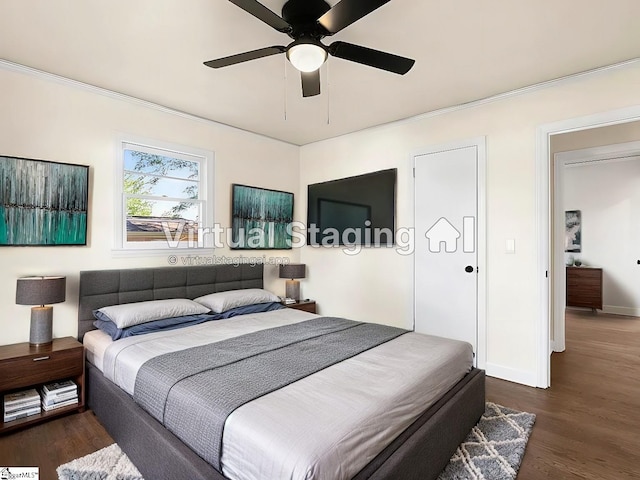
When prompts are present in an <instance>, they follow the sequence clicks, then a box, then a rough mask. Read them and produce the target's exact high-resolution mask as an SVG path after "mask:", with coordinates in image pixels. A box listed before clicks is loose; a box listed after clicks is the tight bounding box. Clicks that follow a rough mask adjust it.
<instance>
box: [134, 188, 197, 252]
mask: <svg viewBox="0 0 640 480" xmlns="http://www.w3.org/2000/svg"><path fill="white" fill-rule="evenodd" d="M126 207H127V241H128V242H160V241H161V242H169V241H172V242H175V241H178V240H185V241H186V240H191V241H197V240H198V228H199V226H200V225H199V224H200V218H201V214H200V203H193V202H169V201H153V200H145V199H142V198H135V197H134V198H131V197H129V198H127V199H126ZM165 230H168V232H169V234H168V235H167V234H166V232H165Z"/></svg>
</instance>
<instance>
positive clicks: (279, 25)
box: [229, 0, 291, 33]
mask: <svg viewBox="0 0 640 480" xmlns="http://www.w3.org/2000/svg"><path fill="white" fill-rule="evenodd" d="M229 1H230V2H231V3H233V4H234V5H237V6H238V7H240V8H241V9H243V10H244V11H245V12H248V13H250V14H251V15H253V16H254V17H256V18H257V19H258V20H262V21H263V22H264V23H266V24H267V25H269V26H270V27H272V28H275V29H276V30H278V31H279V32H285V33H286V32H288V31H290V30H291V25H289V23H287V22H286V21H285V20H284V19H283V18H282V17H280V16H279V15H276V14H275V13H273V12H272V11H271V10H269V9H268V8H267V7H265V6H264V5H262V4H261V3H260V2H257V1H256V0H229Z"/></svg>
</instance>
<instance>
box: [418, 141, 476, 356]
mask: <svg viewBox="0 0 640 480" xmlns="http://www.w3.org/2000/svg"><path fill="white" fill-rule="evenodd" d="M414 162H415V165H414V166H415V228H416V230H415V242H416V243H415V246H416V249H415V292H414V298H415V312H414V313H415V330H416V331H417V332H421V333H427V334H430V335H437V336H440V337H447V338H453V339H456V340H464V341H466V342H469V343H470V344H471V345H473V351H474V354H476V358H477V348H478V275H477V272H478V234H477V232H478V146H477V145H473V146H468V147H464V148H457V149H451V150H446V151H438V152H434V153H427V154H423V155H417V156H415V157H414Z"/></svg>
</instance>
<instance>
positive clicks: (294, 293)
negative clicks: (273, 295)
mask: <svg viewBox="0 0 640 480" xmlns="http://www.w3.org/2000/svg"><path fill="white" fill-rule="evenodd" d="M285 285H286V286H285V289H286V290H285V292H286V293H285V296H286V297H287V298H293V299H294V300H295V301H296V302H297V301H299V300H300V282H299V281H298V280H287V281H286V282H285Z"/></svg>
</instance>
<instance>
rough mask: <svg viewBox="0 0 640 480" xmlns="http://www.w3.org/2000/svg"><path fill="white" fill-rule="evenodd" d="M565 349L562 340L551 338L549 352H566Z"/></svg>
mask: <svg viewBox="0 0 640 480" xmlns="http://www.w3.org/2000/svg"><path fill="white" fill-rule="evenodd" d="M564 351H565V346H564V344H562V345H561V344H560V342H557V341H555V340H551V352H549V354H551V353H553V352H564Z"/></svg>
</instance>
